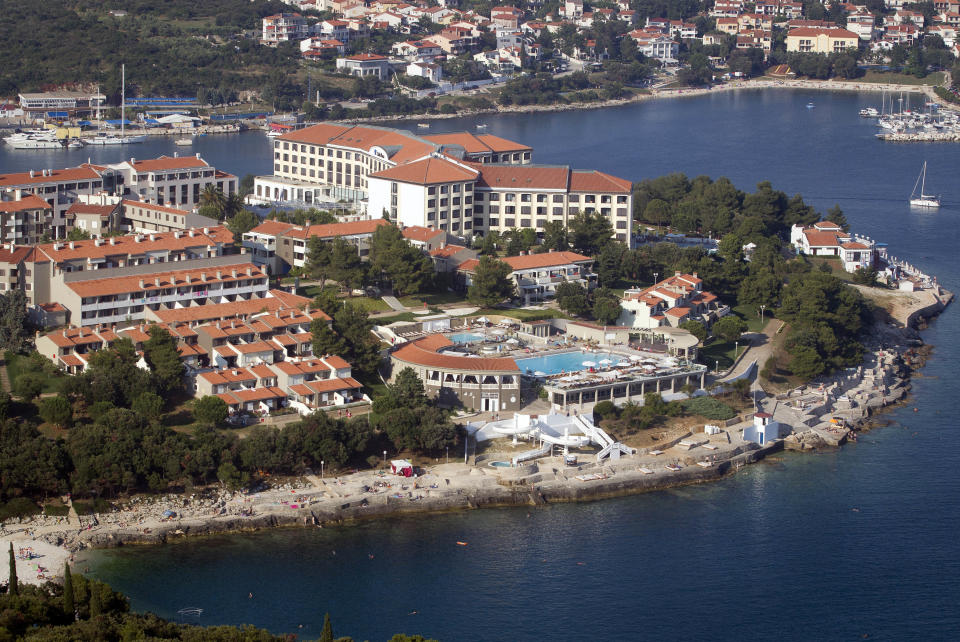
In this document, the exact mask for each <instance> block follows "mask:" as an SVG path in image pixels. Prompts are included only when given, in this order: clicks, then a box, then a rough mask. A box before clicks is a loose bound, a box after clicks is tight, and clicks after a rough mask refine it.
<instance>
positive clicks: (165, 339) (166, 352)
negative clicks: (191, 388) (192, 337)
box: [143, 325, 186, 395]
mask: <svg viewBox="0 0 960 642" xmlns="http://www.w3.org/2000/svg"><path fill="white" fill-rule="evenodd" d="M147 334H148V335H150V338H149V339H147V340H146V341H144V343H143V356H144V359H146V361H147V365H148V366H149V367H150V370H151V372H152V373H153V377H152V379H153V383H154V385H155V386H156V389H157V390H158V391H159V392H160V394H161V395H167V394H170V393H172V392H175V391H178V390H182V389H183V376H184V374H185V372H186V367H185V366H184V365H183V361H181V360H180V352H179V351H178V350H177V342H176V340H175V339H174V338H173V336H172V335H171V334H170V331H169V330H167V329H166V328H164V327H161V326H159V325H151V326H150V327H149V328H147Z"/></svg>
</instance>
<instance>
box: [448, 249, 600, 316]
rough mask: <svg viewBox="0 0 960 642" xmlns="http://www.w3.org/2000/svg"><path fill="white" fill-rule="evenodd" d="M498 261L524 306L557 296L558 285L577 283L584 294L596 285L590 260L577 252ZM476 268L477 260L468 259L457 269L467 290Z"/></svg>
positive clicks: (531, 255) (543, 254)
mask: <svg viewBox="0 0 960 642" xmlns="http://www.w3.org/2000/svg"><path fill="white" fill-rule="evenodd" d="M500 260H501V261H503V262H504V263H506V264H507V265H509V266H510V270H511V271H510V275H509V276H508V277H507V278H508V279H509V280H510V281H512V282H513V284H514V287H515V289H516V293H517V297H518V298H520V300H521V301H523V304H524V305H530V304H531V303H534V302H536V301H543V300H544V299H548V298H552V297H554V296H556V292H557V286H558V285H560V284H561V283H576V284H578V285H582V286H583V287H584V288H585V289H587V290H590V289H593V287H594V286H595V285H596V275H595V274H593V273H592V271H591V268H592V266H593V259H592V258H590V257H589V256H584V255H582V254H577V253H576V252H554V251H552V250H551V251H550V252H542V253H540V254H532V253H531V254H524V253H521V255H520V256H508V257H504V258H502V259H500ZM479 264H480V261H479V259H470V260H468V261H464V262H463V263H461V264H460V265H459V266H458V267H457V272H459V273H460V274H461V275H462V276H463V277H464V285H465V286H466V287H470V286H471V285H472V284H473V275H474V274H475V272H476V269H477V266H478V265H479Z"/></svg>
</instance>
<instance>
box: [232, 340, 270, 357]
mask: <svg viewBox="0 0 960 642" xmlns="http://www.w3.org/2000/svg"><path fill="white" fill-rule="evenodd" d="M230 345H232V346H233V349H234V350H236V351H237V352H239V353H240V354H254V353H257V352H273V351H274V350H276V347H275V346H273V345H271V344H270V343H268V342H266V341H254V342H253V343H233V344H230Z"/></svg>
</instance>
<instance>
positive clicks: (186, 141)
mask: <svg viewBox="0 0 960 642" xmlns="http://www.w3.org/2000/svg"><path fill="white" fill-rule="evenodd" d="M173 144H174V145H177V146H179V147H189V146H190V145H193V139H192V138H178V139H177V140H175V141H173Z"/></svg>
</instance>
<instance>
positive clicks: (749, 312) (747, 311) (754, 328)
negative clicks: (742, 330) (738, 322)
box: [733, 305, 770, 332]
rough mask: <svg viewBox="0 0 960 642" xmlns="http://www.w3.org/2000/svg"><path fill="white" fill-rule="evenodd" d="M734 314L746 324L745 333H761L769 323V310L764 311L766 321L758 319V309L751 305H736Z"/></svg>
mask: <svg viewBox="0 0 960 642" xmlns="http://www.w3.org/2000/svg"><path fill="white" fill-rule="evenodd" d="M733 312H734V314H736V315H737V316H738V317H740V318H741V319H743V320H744V321H746V322H747V332H761V331H762V330H763V328H764V326H765V325H766V324H767V322H769V321H770V310H766V311H765V315H764V316H765V317H766V319H762V318H760V308H757V307H754V306H752V305H738V306H736V307H734V308H733Z"/></svg>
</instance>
